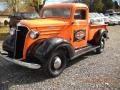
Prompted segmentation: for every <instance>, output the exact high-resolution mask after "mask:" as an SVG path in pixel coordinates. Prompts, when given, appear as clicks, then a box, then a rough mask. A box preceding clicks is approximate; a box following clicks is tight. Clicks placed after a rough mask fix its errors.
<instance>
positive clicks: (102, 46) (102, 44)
mask: <svg viewBox="0 0 120 90" xmlns="http://www.w3.org/2000/svg"><path fill="white" fill-rule="evenodd" d="M103 49H104V41H103V40H102V41H101V51H103Z"/></svg>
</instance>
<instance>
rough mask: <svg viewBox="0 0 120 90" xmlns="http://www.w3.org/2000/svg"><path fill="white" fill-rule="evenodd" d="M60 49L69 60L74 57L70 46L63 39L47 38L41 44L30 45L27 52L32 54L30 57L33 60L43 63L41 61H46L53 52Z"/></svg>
mask: <svg viewBox="0 0 120 90" xmlns="http://www.w3.org/2000/svg"><path fill="white" fill-rule="evenodd" d="M61 48H62V49H64V51H65V52H67V55H68V57H69V58H71V57H72V56H73V55H74V49H73V47H72V45H71V44H70V43H69V42H68V41H67V40H64V39H63V38H49V39H46V40H44V41H43V42H36V43H34V45H32V48H30V49H29V52H32V55H33V56H34V57H35V58H37V59H39V60H40V61H41V62H44V61H43V60H42V59H48V58H49V57H50V55H51V54H52V53H53V52H54V51H55V50H57V49H61Z"/></svg>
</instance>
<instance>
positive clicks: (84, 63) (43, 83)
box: [0, 26, 120, 90]
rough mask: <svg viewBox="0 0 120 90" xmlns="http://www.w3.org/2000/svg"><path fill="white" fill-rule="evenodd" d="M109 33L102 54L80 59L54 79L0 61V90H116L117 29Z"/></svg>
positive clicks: (119, 67)
mask: <svg viewBox="0 0 120 90" xmlns="http://www.w3.org/2000/svg"><path fill="white" fill-rule="evenodd" d="M109 29H110V31H109V37H110V39H109V40H108V41H107V42H106V48H105V52H104V53H102V54H97V55H96V54H94V53H93V52H90V53H88V54H86V55H84V56H80V57H79V58H77V59H75V60H74V61H72V62H70V64H69V66H68V67H67V68H66V69H65V70H64V72H63V73H62V74H61V75H60V76H58V77H57V78H49V77H47V76H45V75H44V74H43V73H42V71H41V70H30V69H26V68H23V67H20V66H17V65H15V64H12V63H9V62H7V61H4V60H3V59H1V58H0V90H120V48H119V47H120V26H114V27H109Z"/></svg>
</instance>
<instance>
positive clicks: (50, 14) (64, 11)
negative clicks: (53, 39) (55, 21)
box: [42, 7, 70, 18]
mask: <svg viewBox="0 0 120 90" xmlns="http://www.w3.org/2000/svg"><path fill="white" fill-rule="evenodd" d="M56 17H60V18H69V17H70V8H66V7H65V8H64V7H63V8H47V9H44V10H43V13H42V18H56Z"/></svg>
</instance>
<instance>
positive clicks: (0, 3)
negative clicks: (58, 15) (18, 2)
mask: <svg viewBox="0 0 120 90" xmlns="http://www.w3.org/2000/svg"><path fill="white" fill-rule="evenodd" d="M58 1H59V0H47V2H58ZM60 1H67V0H60ZM69 1H72V0H69ZM113 1H118V3H119V5H120V0H113ZM6 8H7V4H6V3H5V2H0V11H3V10H5V9H6Z"/></svg>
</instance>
